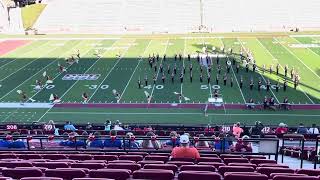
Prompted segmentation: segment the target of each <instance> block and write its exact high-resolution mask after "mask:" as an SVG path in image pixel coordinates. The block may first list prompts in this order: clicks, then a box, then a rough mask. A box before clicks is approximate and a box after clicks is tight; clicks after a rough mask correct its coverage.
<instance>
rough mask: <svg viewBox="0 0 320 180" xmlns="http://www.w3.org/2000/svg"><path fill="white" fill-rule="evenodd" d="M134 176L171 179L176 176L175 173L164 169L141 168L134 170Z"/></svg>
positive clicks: (135, 177) (161, 179)
mask: <svg viewBox="0 0 320 180" xmlns="http://www.w3.org/2000/svg"><path fill="white" fill-rule="evenodd" d="M132 177H133V179H158V180H171V179H173V178H174V173H173V172H172V171H171V170H164V169H157V170H155V169H140V170H137V171H135V172H133V174H132Z"/></svg>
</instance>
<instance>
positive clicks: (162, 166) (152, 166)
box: [143, 164, 178, 173]
mask: <svg viewBox="0 0 320 180" xmlns="http://www.w3.org/2000/svg"><path fill="white" fill-rule="evenodd" d="M143 168H144V169H166V170H172V171H173V172H174V173H175V172H177V171H178V166H176V165H174V164H146V165H145V166H144V167H143Z"/></svg>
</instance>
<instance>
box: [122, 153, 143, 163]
mask: <svg viewBox="0 0 320 180" xmlns="http://www.w3.org/2000/svg"><path fill="white" fill-rule="evenodd" d="M119 160H130V161H135V162H138V161H142V160H143V156H141V155H121V156H119Z"/></svg>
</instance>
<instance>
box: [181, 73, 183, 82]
mask: <svg viewBox="0 0 320 180" xmlns="http://www.w3.org/2000/svg"><path fill="white" fill-rule="evenodd" d="M180 83H183V74H182V73H181V74H180Z"/></svg>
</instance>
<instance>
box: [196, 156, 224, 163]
mask: <svg viewBox="0 0 320 180" xmlns="http://www.w3.org/2000/svg"><path fill="white" fill-rule="evenodd" d="M197 162H222V159H220V158H218V157H200V158H199V159H198V160H197Z"/></svg>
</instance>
